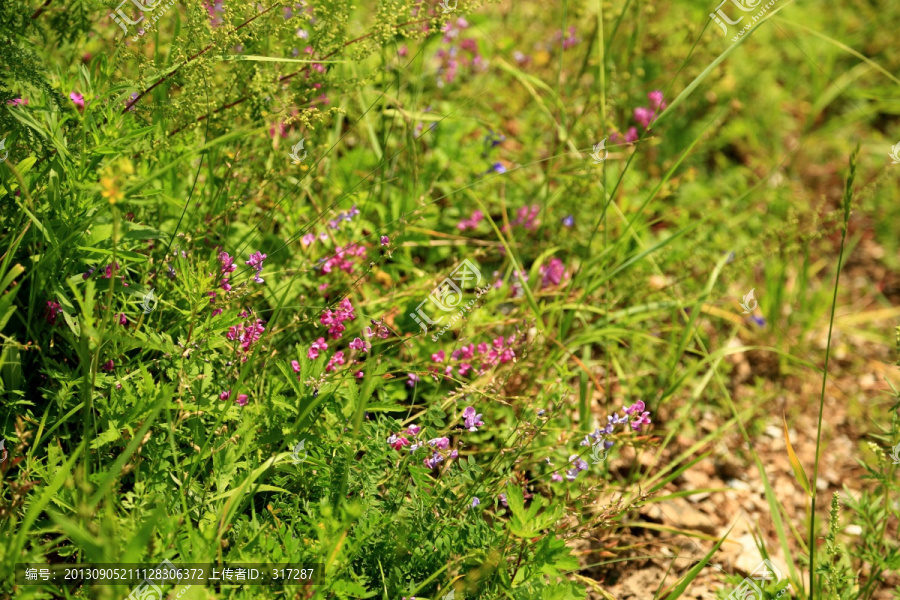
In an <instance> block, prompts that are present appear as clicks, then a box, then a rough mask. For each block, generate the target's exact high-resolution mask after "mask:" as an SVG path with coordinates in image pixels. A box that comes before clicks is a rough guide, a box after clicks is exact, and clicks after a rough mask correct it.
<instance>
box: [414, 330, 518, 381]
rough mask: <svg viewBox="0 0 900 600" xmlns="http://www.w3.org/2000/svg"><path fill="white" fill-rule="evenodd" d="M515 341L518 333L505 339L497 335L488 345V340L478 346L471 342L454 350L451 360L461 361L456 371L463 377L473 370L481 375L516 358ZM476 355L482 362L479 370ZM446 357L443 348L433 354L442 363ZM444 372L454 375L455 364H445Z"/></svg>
mask: <svg viewBox="0 0 900 600" xmlns="http://www.w3.org/2000/svg"><path fill="white" fill-rule="evenodd" d="M515 343H516V335H515V334H513V335H511V336H509V337H508V338H506V339H505V340H504V338H503V336H500V337H497V338H495V339H494V340H493V341H492V342H491V344H490V345H488V344H487V343H486V342H482V343H480V344H478V346H476V345H475V344H469V345H468V346H463V347H462V348H459V349H458V350H454V351H453V352H452V353H451V354H450V360H452V361H457V362H458V363H459V364H458V365H457V369H456V372H457V374H458V375H459V376H461V377H465V376H467V375H469V374H471V373H473V372H474V373H475V374H477V375H481V374H483V373H484V371H485V370H486V369H487V368H488V367H492V366H495V365H503V364H506V363H508V362H510V361H512V360H513V359H515V358H516V351H515V349H514V345H515ZM476 357H479V360H480V363H481V364H480V366H479V368H478V369H477V370H474V367H473V365H472V363H473V362H475V358H476ZM446 359H447V355H446V353H445V352H444V351H443V350H440V351H438V352H435V353H434V354H432V355H431V361H432V362H435V363H439V364H442V363H444V362H445V361H446ZM430 370H431V372H432V373H435V374H437V373H439V372H440V370H439V369H438V368H437V367H431V369H430ZM443 374H444V375H446V376H447V377H450V376H451V375H453V365H451V364H448V365H445V366H444V368H443ZM433 377H435V378H436V375H433ZM415 381H418V377H416V379H415Z"/></svg>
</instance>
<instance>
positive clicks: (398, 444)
mask: <svg viewBox="0 0 900 600" xmlns="http://www.w3.org/2000/svg"><path fill="white" fill-rule="evenodd" d="M388 444H390V445H391V448H393V449H394V450H400V449H401V448H403V446H409V440H408V439H406V436H403V435H392V436H391V437H389V438H388Z"/></svg>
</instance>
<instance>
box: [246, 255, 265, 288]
mask: <svg viewBox="0 0 900 600" xmlns="http://www.w3.org/2000/svg"><path fill="white" fill-rule="evenodd" d="M264 260H266V255H265V254H263V253H262V252H260V251H259V250H257V251H256V252H254V253H253V254H251V255H250V260H248V261H246V262H245V263H244V264H247V265H250V266H251V267H252V268H254V269H256V275H254V276H253V281H255V282H256V283H262V282H263V278H262V277H260V276H259V274H260V273H262V270H263V261H264Z"/></svg>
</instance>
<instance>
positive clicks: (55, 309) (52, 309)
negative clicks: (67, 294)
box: [45, 300, 62, 325]
mask: <svg viewBox="0 0 900 600" xmlns="http://www.w3.org/2000/svg"><path fill="white" fill-rule="evenodd" d="M60 313H62V306H60V305H59V302H57V301H56V300H47V308H46V312H45V317H46V318H47V322H48V323H50V324H51V325H56V319H57V317H59V315H60Z"/></svg>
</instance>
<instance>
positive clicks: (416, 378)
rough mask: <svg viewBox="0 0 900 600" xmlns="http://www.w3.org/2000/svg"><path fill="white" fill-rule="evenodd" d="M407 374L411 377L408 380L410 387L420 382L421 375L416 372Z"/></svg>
mask: <svg viewBox="0 0 900 600" xmlns="http://www.w3.org/2000/svg"><path fill="white" fill-rule="evenodd" d="M406 375H407V377H409V379H407V380H406V385H407V386H409V387H415V386H416V384H417V383H418V382H419V376H418V375H416V374H415V373H407V374H406Z"/></svg>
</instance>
